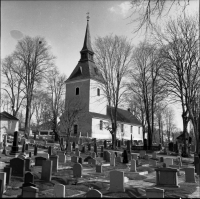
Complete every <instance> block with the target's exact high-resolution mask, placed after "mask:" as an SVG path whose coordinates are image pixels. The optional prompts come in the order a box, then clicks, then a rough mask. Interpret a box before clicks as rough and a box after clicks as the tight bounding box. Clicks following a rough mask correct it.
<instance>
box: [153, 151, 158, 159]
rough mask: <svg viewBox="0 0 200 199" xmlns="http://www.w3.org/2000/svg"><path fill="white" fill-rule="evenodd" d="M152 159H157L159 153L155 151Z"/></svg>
mask: <svg viewBox="0 0 200 199" xmlns="http://www.w3.org/2000/svg"><path fill="white" fill-rule="evenodd" d="M152 159H157V153H156V152H155V151H154V152H153V154H152Z"/></svg>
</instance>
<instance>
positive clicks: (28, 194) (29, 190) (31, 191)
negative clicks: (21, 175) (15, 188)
mask: <svg viewBox="0 0 200 199" xmlns="http://www.w3.org/2000/svg"><path fill="white" fill-rule="evenodd" d="M38 192H39V189H38V188H36V187H33V186H28V187H22V198H38Z"/></svg>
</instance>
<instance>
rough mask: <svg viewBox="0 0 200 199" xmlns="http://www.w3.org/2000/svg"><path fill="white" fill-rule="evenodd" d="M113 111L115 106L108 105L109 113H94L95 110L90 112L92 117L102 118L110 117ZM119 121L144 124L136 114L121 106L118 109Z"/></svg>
mask: <svg viewBox="0 0 200 199" xmlns="http://www.w3.org/2000/svg"><path fill="white" fill-rule="evenodd" d="M111 111H113V112H114V107H110V106H107V114H106V115H103V114H99V113H93V112H91V113H90V114H91V116H92V117H97V118H102V119H110V115H111ZM117 121H119V122H123V123H128V124H134V125H138V126H141V125H142V124H141V122H140V121H139V119H137V117H136V116H135V115H133V114H132V113H131V112H129V111H127V110H123V109H120V108H118V109H117Z"/></svg>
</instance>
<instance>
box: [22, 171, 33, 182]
mask: <svg viewBox="0 0 200 199" xmlns="http://www.w3.org/2000/svg"><path fill="white" fill-rule="evenodd" d="M26 183H33V184H34V175H33V174H32V173H31V172H26V173H25V177H24V184H26Z"/></svg>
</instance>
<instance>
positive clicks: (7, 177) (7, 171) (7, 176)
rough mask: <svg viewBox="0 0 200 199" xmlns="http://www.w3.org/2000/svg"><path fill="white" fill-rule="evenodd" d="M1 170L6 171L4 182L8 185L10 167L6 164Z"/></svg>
mask: <svg viewBox="0 0 200 199" xmlns="http://www.w3.org/2000/svg"><path fill="white" fill-rule="evenodd" d="M3 171H4V172H5V173H6V184H7V185H9V184H10V180H11V173H12V167H10V166H6V167H4V169H3Z"/></svg>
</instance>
